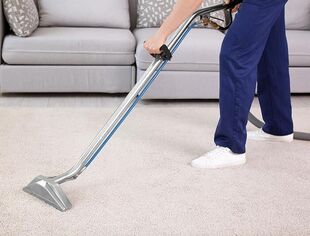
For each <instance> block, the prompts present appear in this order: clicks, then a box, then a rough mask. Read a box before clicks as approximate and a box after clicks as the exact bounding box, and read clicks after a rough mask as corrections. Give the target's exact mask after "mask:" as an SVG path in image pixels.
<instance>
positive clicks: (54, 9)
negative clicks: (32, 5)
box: [38, 0, 130, 29]
mask: <svg viewBox="0 0 310 236" xmlns="http://www.w3.org/2000/svg"><path fill="white" fill-rule="evenodd" d="M38 6H39V14H40V26H81V27H108V28H125V29H128V28H129V27H130V19H129V5H128V0H87V1H85V0H38Z"/></svg>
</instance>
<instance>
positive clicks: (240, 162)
mask: <svg viewBox="0 0 310 236" xmlns="http://www.w3.org/2000/svg"><path fill="white" fill-rule="evenodd" d="M245 163H246V159H244V160H240V161H236V162H233V163H230V164H221V165H216V166H207V167H201V166H198V165H195V164H193V163H191V166H192V167H194V168H197V169H220V168H227V167H234V166H240V165H244V164H245Z"/></svg>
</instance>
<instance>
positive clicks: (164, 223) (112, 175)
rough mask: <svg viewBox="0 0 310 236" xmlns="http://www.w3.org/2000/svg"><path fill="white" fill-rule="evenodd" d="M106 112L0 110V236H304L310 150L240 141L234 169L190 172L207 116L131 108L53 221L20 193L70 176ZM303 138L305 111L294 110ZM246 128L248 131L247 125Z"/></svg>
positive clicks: (202, 144) (210, 124) (302, 145)
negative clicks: (242, 154) (243, 148)
mask: <svg viewBox="0 0 310 236" xmlns="http://www.w3.org/2000/svg"><path fill="white" fill-rule="evenodd" d="M113 111H114V109H112V108H102V109H100V108H96V109H95V108H84V109H73V108H1V109H0V235H23V236H24V235H32V236H33V235H40V236H41V235H44V236H45V235H83V236H85V235H281V236H282V235H310V223H309V222H310V143H308V142H302V141H294V142H293V143H291V144H279V143H262V142H257V143H254V142H253V141H249V142H248V144H247V150H248V152H247V155H248V162H247V164H246V165H245V166H243V167H236V168H230V169H223V170H212V171H205V170H197V169H193V168H191V167H190V166H189V163H190V161H191V160H192V159H193V158H195V157H197V156H199V155H200V154H202V153H204V152H205V151H207V150H208V149H209V148H211V147H212V145H213V144H212V140H213V132H214V129H215V125H216V122H217V117H218V112H217V108H216V107H208V106H207V105H202V106H201V107H199V106H190V105H189V106H185V107H177V108H176V107H152V106H143V107H137V108H136V109H135V110H133V112H132V113H131V114H130V115H129V117H128V119H127V120H126V121H125V122H124V123H123V124H122V126H121V127H120V129H119V130H118V132H116V133H115V135H114V136H113V138H112V139H111V140H110V142H109V143H108V144H107V145H106V147H105V149H104V150H103V151H102V153H101V155H100V156H99V158H98V159H97V160H96V161H95V162H94V163H93V165H91V166H90V167H89V169H87V171H85V172H84V173H83V175H81V176H80V178H79V179H77V180H76V181H73V182H68V183H65V184H63V185H62V186H63V189H64V191H65V192H66V193H67V195H68V197H69V198H70V200H71V202H72V203H73V208H72V210H70V211H68V212H66V213H61V212H59V211H57V210H55V209H54V208H52V207H50V206H49V205H47V204H45V203H43V202H41V201H39V200H37V199H35V198H33V197H32V196H30V195H28V194H26V193H24V192H23V191H22V188H23V186H25V185H26V184H27V183H28V182H29V181H30V180H32V179H33V178H34V177H35V176H36V175H38V174H43V175H47V176H50V175H55V174H59V173H61V172H62V171H65V170H67V168H69V167H71V166H72V165H73V164H74V163H75V162H76V161H77V160H78V159H79V157H80V154H81V153H82V152H83V151H84V150H85V148H86V146H87V145H88V144H89V142H90V141H91V140H92V138H93V137H94V136H95V134H96V133H97V131H98V129H99V128H100V127H102V125H103V124H104V123H105V121H106V120H107V119H108V118H109V117H110V115H111V114H112V112H113ZM294 116H295V121H296V128H298V129H305V130H308V131H309V132H310V123H309V118H310V111H309V109H308V108H302V107H301V108H298V109H295V111H294ZM249 129H253V126H249Z"/></svg>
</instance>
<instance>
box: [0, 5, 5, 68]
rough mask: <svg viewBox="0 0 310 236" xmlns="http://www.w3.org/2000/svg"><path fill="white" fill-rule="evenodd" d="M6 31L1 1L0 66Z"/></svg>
mask: <svg viewBox="0 0 310 236" xmlns="http://www.w3.org/2000/svg"><path fill="white" fill-rule="evenodd" d="M5 30H6V20H5V17H4V13H3V8H2V1H0V64H2V62H3V61H2V43H3V38H4V35H5Z"/></svg>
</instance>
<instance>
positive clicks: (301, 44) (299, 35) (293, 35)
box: [286, 30, 310, 67]
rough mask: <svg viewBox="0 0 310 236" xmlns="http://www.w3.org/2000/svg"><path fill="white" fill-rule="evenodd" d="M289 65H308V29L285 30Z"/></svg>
mask: <svg viewBox="0 0 310 236" xmlns="http://www.w3.org/2000/svg"><path fill="white" fill-rule="evenodd" d="M286 35H287V40H288V45H289V54H290V66H294V67H304V66H306V67H309V66H310V43H309V42H310V31H309V30H308V31H307V30H287V31H286Z"/></svg>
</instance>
